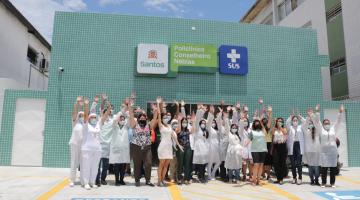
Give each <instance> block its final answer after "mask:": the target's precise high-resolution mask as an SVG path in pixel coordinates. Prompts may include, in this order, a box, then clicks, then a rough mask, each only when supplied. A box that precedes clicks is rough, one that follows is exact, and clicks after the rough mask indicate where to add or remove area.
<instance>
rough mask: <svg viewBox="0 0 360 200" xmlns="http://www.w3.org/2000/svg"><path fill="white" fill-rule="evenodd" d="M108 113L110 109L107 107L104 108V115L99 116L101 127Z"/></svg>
mask: <svg viewBox="0 0 360 200" xmlns="http://www.w3.org/2000/svg"><path fill="white" fill-rule="evenodd" d="M110 112H111V107H110V106H108V107H107V108H106V111H105V113H104V114H103V115H101V120H100V125H101V126H102V125H104V122H105V120H106V119H107V118H108V116H109V114H110Z"/></svg>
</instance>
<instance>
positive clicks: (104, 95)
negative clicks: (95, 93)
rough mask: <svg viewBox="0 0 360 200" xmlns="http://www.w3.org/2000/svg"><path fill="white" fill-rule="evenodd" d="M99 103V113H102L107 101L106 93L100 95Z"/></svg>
mask: <svg viewBox="0 0 360 200" xmlns="http://www.w3.org/2000/svg"><path fill="white" fill-rule="evenodd" d="M101 100H102V101H101V104H100V113H101V114H102V112H103V110H104V109H105V104H107V103H108V99H107V96H106V94H102V95H101Z"/></svg>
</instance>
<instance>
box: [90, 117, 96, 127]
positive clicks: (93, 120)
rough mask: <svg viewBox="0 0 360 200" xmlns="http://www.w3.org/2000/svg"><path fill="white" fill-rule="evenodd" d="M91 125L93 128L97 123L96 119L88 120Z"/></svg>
mask: <svg viewBox="0 0 360 200" xmlns="http://www.w3.org/2000/svg"><path fill="white" fill-rule="evenodd" d="M89 123H90V124H91V125H93V126H95V125H96V123H97V120H96V119H90V122H89Z"/></svg>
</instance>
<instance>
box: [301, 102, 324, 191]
mask: <svg viewBox="0 0 360 200" xmlns="http://www.w3.org/2000/svg"><path fill="white" fill-rule="evenodd" d="M312 113H313V112H312V110H311V109H309V110H308V117H307V118H306V120H305V121H304V122H303V123H302V126H301V128H302V130H303V132H304V162H305V163H306V164H307V165H308V169H309V177H310V184H311V185H319V186H320V183H319V176H320V136H319V133H318V131H316V128H315V126H314V123H313V121H312V120H311V119H310V117H311V114H312Z"/></svg>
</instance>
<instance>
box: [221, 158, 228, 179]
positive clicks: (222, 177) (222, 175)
mask: <svg viewBox="0 0 360 200" xmlns="http://www.w3.org/2000/svg"><path fill="white" fill-rule="evenodd" d="M220 177H221V179H223V180H227V179H228V178H229V177H228V176H227V169H226V168H225V161H222V162H221V165H220Z"/></svg>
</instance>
